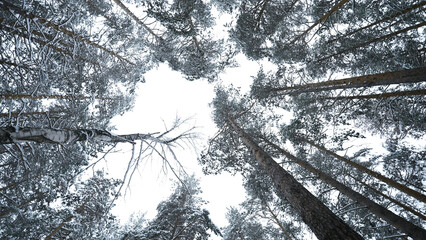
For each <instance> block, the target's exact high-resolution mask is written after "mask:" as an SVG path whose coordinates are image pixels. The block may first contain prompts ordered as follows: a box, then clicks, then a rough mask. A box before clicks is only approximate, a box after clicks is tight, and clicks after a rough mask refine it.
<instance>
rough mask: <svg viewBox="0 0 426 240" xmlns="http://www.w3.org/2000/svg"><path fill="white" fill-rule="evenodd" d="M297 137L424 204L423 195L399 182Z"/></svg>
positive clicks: (425, 197)
mask: <svg viewBox="0 0 426 240" xmlns="http://www.w3.org/2000/svg"><path fill="white" fill-rule="evenodd" d="M297 137H298V138H299V139H300V140H302V141H304V142H306V143H308V144H309V145H311V146H314V147H315V148H317V149H319V150H320V151H322V152H325V153H327V154H329V155H331V156H333V157H335V158H337V159H339V160H340V161H342V162H345V163H347V164H349V165H351V166H352V167H355V168H356V169H358V170H359V171H361V172H365V173H367V174H368V175H370V176H372V177H374V178H376V179H378V180H380V181H382V182H385V183H387V184H388V185H389V186H392V187H394V188H396V189H398V190H400V191H401V192H404V193H406V194H408V195H410V196H412V197H414V198H416V199H417V200H419V201H421V202H423V203H426V196H425V195H424V194H422V193H420V192H417V191H415V190H413V189H411V188H409V187H407V186H405V185H403V184H401V183H399V182H397V181H395V180H393V179H390V178H388V177H386V176H383V175H382V174H380V173H378V172H375V171H373V170H370V169H368V168H367V167H365V166H363V165H361V164H359V163H356V162H353V161H351V160H349V159H347V158H345V157H343V156H340V155H339V154H336V153H334V152H332V151H330V150H328V149H326V148H325V147H322V146H320V145H318V144H316V143H314V142H313V141H311V140H309V139H306V138H303V137H301V136H297Z"/></svg>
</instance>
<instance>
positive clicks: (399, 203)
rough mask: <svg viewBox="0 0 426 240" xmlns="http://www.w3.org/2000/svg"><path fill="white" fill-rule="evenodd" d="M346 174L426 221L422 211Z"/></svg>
mask: <svg viewBox="0 0 426 240" xmlns="http://www.w3.org/2000/svg"><path fill="white" fill-rule="evenodd" d="M348 175H349V176H350V177H351V178H353V179H354V180H355V181H357V182H359V183H361V185H363V186H364V187H366V188H368V189H370V190H371V191H373V192H374V193H376V194H377V195H380V196H382V197H384V198H385V199H387V200H389V201H390V202H392V203H394V204H396V205H398V206H400V207H401V208H403V209H404V210H406V211H408V212H411V213H412V214H414V215H416V216H417V217H419V218H421V219H423V220H424V221H426V216H425V215H423V214H422V213H420V212H418V211H416V210H414V209H413V208H412V207H410V206H408V205H405V204H404V203H402V202H400V201H398V200H396V199H393V198H392V197H390V196H388V195H386V194H384V193H382V192H380V191H378V190H377V189H375V188H373V187H372V186H370V185H368V184H367V183H365V182H363V181H361V180H359V179H357V178H356V177H354V176H352V174H350V173H348Z"/></svg>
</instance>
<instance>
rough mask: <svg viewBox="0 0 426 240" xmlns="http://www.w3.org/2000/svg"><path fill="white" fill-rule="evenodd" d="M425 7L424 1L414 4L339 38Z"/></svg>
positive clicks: (330, 41) (328, 42) (332, 40)
mask: <svg viewBox="0 0 426 240" xmlns="http://www.w3.org/2000/svg"><path fill="white" fill-rule="evenodd" d="M424 5H426V2H425V1H422V2H420V3H417V4H414V5H412V6H410V7H409V8H406V9H404V10H402V11H400V12H397V13H395V14H392V15H390V16H388V17H385V18H382V19H380V20H378V21H375V22H373V23H370V24H368V25H366V26H364V27H361V28H358V29H356V30H353V31H350V32H348V33H345V34H343V35H341V36H339V38H342V37H347V36H350V35H353V34H355V33H357V32H360V31H362V30H364V29H367V28H370V27H373V26H375V25H377V24H380V23H382V22H385V21H388V20H391V19H394V18H396V17H398V16H401V15H403V14H406V13H408V12H411V11H412V10H414V9H417V8H420V7H423V6H424ZM336 40H338V38H334V39H331V40H329V41H327V42H326V44H330V43H332V42H334V41H336Z"/></svg>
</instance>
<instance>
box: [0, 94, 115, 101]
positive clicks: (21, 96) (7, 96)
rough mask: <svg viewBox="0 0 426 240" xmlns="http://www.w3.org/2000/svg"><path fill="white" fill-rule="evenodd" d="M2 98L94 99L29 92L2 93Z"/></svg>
mask: <svg viewBox="0 0 426 240" xmlns="http://www.w3.org/2000/svg"><path fill="white" fill-rule="evenodd" d="M0 99H14V100H20V99H58V100H60V99H77V100H85V99H92V97H86V96H78V95H77V96H73V95H54V94H52V95H48V94H40V95H29V94H0ZM94 99H97V100H120V99H119V98H108V97H94Z"/></svg>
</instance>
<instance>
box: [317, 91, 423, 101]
mask: <svg viewBox="0 0 426 240" xmlns="http://www.w3.org/2000/svg"><path fill="white" fill-rule="evenodd" d="M418 95H426V89H418V90H411V91H398V92H388V93H379V94H369V95H359V96H339V97H324V98H318V100H323V99H332V100H345V99H376V98H391V97H401V96H418Z"/></svg>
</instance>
